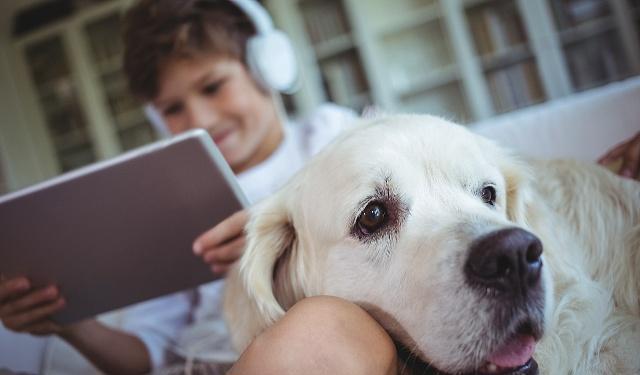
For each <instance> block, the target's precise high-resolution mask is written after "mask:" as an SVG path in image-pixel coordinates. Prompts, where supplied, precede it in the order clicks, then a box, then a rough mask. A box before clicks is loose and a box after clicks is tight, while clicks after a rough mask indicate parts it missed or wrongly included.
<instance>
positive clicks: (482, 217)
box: [240, 116, 550, 373]
mask: <svg viewBox="0 0 640 375" xmlns="http://www.w3.org/2000/svg"><path fill="white" fill-rule="evenodd" d="M528 181H529V175H528V170H527V165H526V164H525V163H521V162H520V161H518V159H516V158H514V157H513V156H512V155H510V154H509V153H508V152H506V151H505V150H503V149H501V148H500V147H498V146H497V145H495V144H493V143H492V142H490V141H489V140H486V139H483V138H481V137H479V136H477V135H474V134H472V133H471V132H469V131H467V130H466V129H464V128H463V127H461V126H457V125H454V124H451V123H448V122H446V121H444V120H442V119H439V118H435V117H431V116H392V117H386V118H380V119H374V120H370V121H369V123H367V124H363V125H361V126H359V127H357V128H356V129H355V130H353V131H351V132H349V133H348V134H345V135H344V136H342V137H341V138H339V139H338V140H337V141H336V142H334V143H333V144H332V145H331V146H329V147H328V148H327V149H326V150H325V151H324V152H322V153H321V154H319V155H318V156H317V157H316V158H315V159H314V160H313V161H312V162H311V163H309V164H308V165H307V167H306V168H304V169H303V170H302V171H301V172H300V173H299V174H298V175H297V176H296V177H295V178H294V179H293V180H292V181H291V182H290V183H289V184H288V185H287V186H286V187H285V188H284V189H282V190H281V191H280V192H278V193H277V194H276V195H275V196H273V197H272V198H270V199H268V200H267V201H265V202H263V203H262V204H261V205H260V206H259V207H258V208H257V209H256V210H255V211H254V214H253V218H252V220H251V222H250V224H249V226H248V227H247V232H248V238H249V243H248V247H247V249H246V252H245V254H244V256H243V257H242V260H241V263H240V275H241V277H242V280H243V283H244V287H245V292H246V293H247V294H248V296H249V298H250V299H251V300H252V301H253V303H254V304H255V307H256V308H257V309H258V311H259V314H260V316H261V317H262V319H264V320H263V323H262V324H264V325H268V324H269V323H271V322H273V321H275V320H276V319H278V318H279V317H281V316H282V314H283V313H284V311H285V310H286V309H288V308H289V307H290V306H291V305H292V304H294V303H295V302H296V301H298V300H299V299H301V298H303V297H305V296H313V295H320V294H325V295H334V296H338V297H342V298H345V299H347V300H350V301H353V302H355V303H357V304H359V305H361V306H362V307H364V308H365V309H366V310H368V311H369V312H370V313H371V314H372V315H373V316H374V317H375V318H376V319H377V320H378V321H379V322H380V323H381V324H382V325H383V326H384V327H385V329H387V330H388V331H389V332H390V334H391V335H392V336H393V337H394V339H395V340H397V341H398V342H400V343H401V344H403V345H404V346H406V347H408V348H409V349H410V350H411V351H412V352H413V353H414V354H416V355H417V356H419V357H420V358H421V359H422V360H424V361H426V362H429V363H431V364H432V365H433V366H434V367H436V368H438V369H439V370H440V371H442V372H446V373H465V372H474V371H480V372H487V373H492V372H494V373H495V372H500V373H503V372H504V371H507V369H512V368H518V367H520V370H519V371H523V365H525V364H526V365H527V366H529V365H531V362H528V361H529V359H530V358H531V355H532V352H533V348H534V347H535V342H536V341H537V340H539V339H540V337H541V335H542V332H543V326H544V321H545V306H547V305H548V304H549V303H550V301H549V297H548V296H549V295H550V292H548V291H549V290H550V285H549V284H550V277H549V274H548V272H547V270H546V267H544V265H543V263H544V261H543V259H542V255H541V253H542V244H541V242H540V240H539V239H538V238H537V237H536V236H535V235H534V234H532V233H531V232H530V231H528V230H527V228H528V223H527V220H529V218H528V217H527V215H528V208H527V206H528V205H530V204H531V203H532V202H531V197H530V196H529V188H528ZM527 362H528V363H527ZM525 367H526V366H525Z"/></svg>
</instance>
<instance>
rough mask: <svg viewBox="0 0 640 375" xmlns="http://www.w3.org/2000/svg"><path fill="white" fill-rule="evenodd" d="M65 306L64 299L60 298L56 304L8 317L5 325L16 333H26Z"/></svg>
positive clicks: (52, 303)
mask: <svg viewBox="0 0 640 375" xmlns="http://www.w3.org/2000/svg"><path fill="white" fill-rule="evenodd" d="M64 306H65V300H64V298H58V299H57V300H55V301H54V302H51V303H49V304H46V305H44V306H40V307H38V308H36V309H33V310H31V311H29V312H24V313H22V314H18V315H14V316H10V317H7V318H6V319H4V325H5V326H7V327H8V328H10V329H12V330H14V331H18V332H26V331H25V328H26V327H28V326H30V325H32V324H35V323H37V322H38V321H40V320H43V319H45V318H48V317H49V316H50V315H51V314H53V313H55V312H57V311H59V310H60V309H62V308H63V307H64Z"/></svg>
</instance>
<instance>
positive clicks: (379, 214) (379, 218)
mask: <svg viewBox="0 0 640 375" xmlns="http://www.w3.org/2000/svg"><path fill="white" fill-rule="evenodd" d="M386 221H387V209H386V208H385V207H384V205H383V204H382V203H380V202H371V203H369V204H368V205H367V207H365V208H364V211H362V213H361V214H360V216H359V217H358V229H360V232H361V233H362V234H371V233H374V232H375V231H377V230H378V229H380V228H381V227H382V226H383V225H384V224H385V223H386Z"/></svg>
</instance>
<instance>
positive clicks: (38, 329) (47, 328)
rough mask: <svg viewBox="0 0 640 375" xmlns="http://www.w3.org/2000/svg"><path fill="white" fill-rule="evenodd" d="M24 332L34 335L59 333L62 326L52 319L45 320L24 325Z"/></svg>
mask: <svg viewBox="0 0 640 375" xmlns="http://www.w3.org/2000/svg"><path fill="white" fill-rule="evenodd" d="M22 330H23V332H29V333H30V334H32V335H50V334H54V333H59V332H60V331H61V330H62V328H61V327H60V326H59V325H58V324H56V323H54V322H52V321H51V320H43V321H40V322H37V323H33V324H31V325H28V326H26V327H24V328H23V329H22Z"/></svg>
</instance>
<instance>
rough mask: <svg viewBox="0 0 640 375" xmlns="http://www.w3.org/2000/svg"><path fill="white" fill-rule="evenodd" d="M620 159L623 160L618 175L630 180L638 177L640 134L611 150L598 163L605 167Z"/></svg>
mask: <svg viewBox="0 0 640 375" xmlns="http://www.w3.org/2000/svg"><path fill="white" fill-rule="evenodd" d="M618 159H622V167H620V170H619V171H618V174H620V175H621V176H624V177H628V178H635V177H636V176H638V172H640V132H638V133H637V134H636V135H635V136H634V137H631V138H630V139H628V140H626V141H624V142H622V143H620V144H619V145H617V146H616V147H614V148H612V149H611V150H609V151H608V152H607V153H606V154H604V155H603V156H602V157H601V158H600V159H599V160H598V163H599V164H603V165H605V164H610V163H611V162H614V161H616V160H618Z"/></svg>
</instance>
